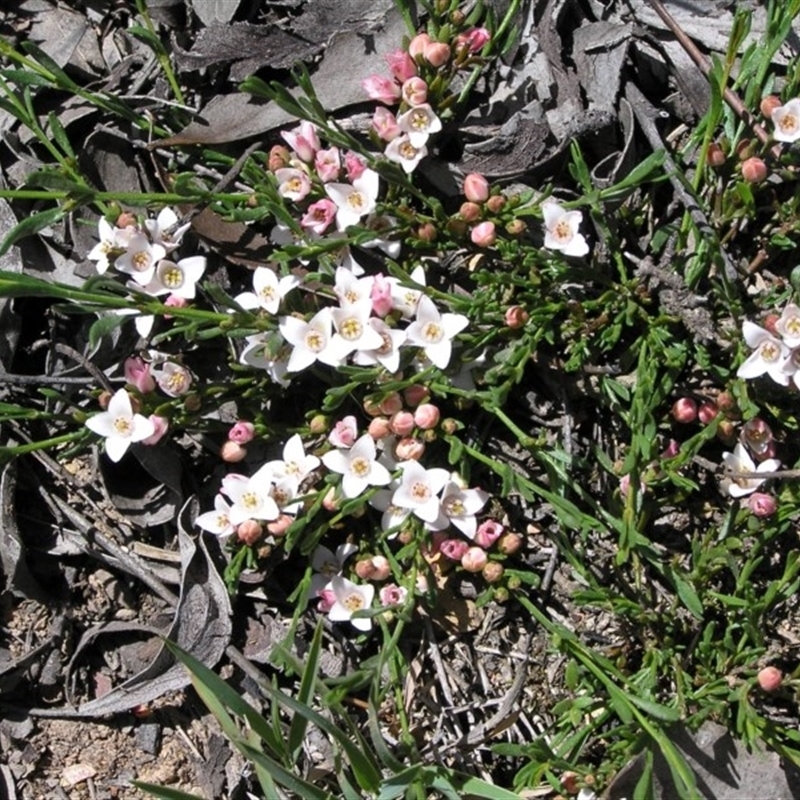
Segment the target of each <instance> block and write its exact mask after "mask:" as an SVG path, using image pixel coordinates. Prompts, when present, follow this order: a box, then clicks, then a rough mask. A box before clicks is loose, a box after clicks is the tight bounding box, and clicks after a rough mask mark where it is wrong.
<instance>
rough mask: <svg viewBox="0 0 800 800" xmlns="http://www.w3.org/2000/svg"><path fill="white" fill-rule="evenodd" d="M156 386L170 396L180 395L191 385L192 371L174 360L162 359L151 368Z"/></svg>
mask: <svg viewBox="0 0 800 800" xmlns="http://www.w3.org/2000/svg"><path fill="white" fill-rule="evenodd" d="M151 373H152V375H153V377H154V378H155V379H156V383H157V384H158V388H159V389H161V391H162V392H164V394H168V395H169V396H170V397H180V396H181V395H182V394H186V392H188V391H189V387H190V386H191V385H192V373H191V372H189V370H188V369H186V367H184V366H182V365H181V364H176V363H175V362H174V361H164V362H163V363H161V364H159V365H158V366H154V367H153V368H152V369H151Z"/></svg>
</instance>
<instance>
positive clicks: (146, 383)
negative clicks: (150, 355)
mask: <svg viewBox="0 0 800 800" xmlns="http://www.w3.org/2000/svg"><path fill="white" fill-rule="evenodd" d="M122 371H123V373H124V374H125V380H126V381H127V382H128V383H129V384H131V386H135V387H136V388H137V389H138V390H139V391H140V392H141V393H142V394H148V393H149V392H152V391H154V390H155V388H156V381H155V378H154V377H153V376H152V375H151V374H150V365H149V364H146V363H145V362H144V361H143V360H142V359H141V358H139V357H138V356H131V357H130V358H126V359H125V361H124V362H123V364H122Z"/></svg>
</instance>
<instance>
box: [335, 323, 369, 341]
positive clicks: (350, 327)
mask: <svg viewBox="0 0 800 800" xmlns="http://www.w3.org/2000/svg"><path fill="white" fill-rule="evenodd" d="M363 332H364V328H363V326H362V325H361V323H360V322H359V321H358V320H357V319H356V318H355V317H350V319H346V320H345V321H344V322H343V323H342V324H341V325H340V326H339V333H340V334H341V336H342V338H343V339H347V341H348V342H352V341H354V340H355V339H358V338H359V337H360V336H361V334H362V333H363Z"/></svg>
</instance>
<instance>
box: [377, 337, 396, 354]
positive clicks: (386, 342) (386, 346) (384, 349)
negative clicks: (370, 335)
mask: <svg viewBox="0 0 800 800" xmlns="http://www.w3.org/2000/svg"><path fill="white" fill-rule="evenodd" d="M381 339H383V344H382V345H381V346H380V347H379V348H378V349H377V350H376V351H375V352H376V353H377V354H378V355H379V356H385V355H386V354H387V353H391V352H392V337H391V336H389V334H388V333H382V334H381Z"/></svg>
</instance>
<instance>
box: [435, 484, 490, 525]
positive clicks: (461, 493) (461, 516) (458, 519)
mask: <svg viewBox="0 0 800 800" xmlns="http://www.w3.org/2000/svg"><path fill="white" fill-rule="evenodd" d="M488 499H489V495H488V494H487V493H486V492H484V491H483V490H482V489H464V488H463V487H462V486H461V485H460V484H459V483H457V482H456V481H449V482H448V483H447V485H446V486H445V487H444V490H443V491H442V501H441V513H440V517H439V519H437V520H435V521H434V522H433V523H432V524H433V525H435V526H437V527H435V528H434V530H441V529H442V528H444V527H446V526H447V524H448V523H452V524H453V525H455V526H456V528H458V529H459V530H460V531H461V533H463V534H464V536H466V537H467V538H468V539H474V538H475V531H476V529H477V520H476V519H475V515H476V514H477V513H478V512H479V511H480V510H481V509H482V508H483V507H484V506H485V505H486V501H487V500H488ZM442 523H443V524H442Z"/></svg>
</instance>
